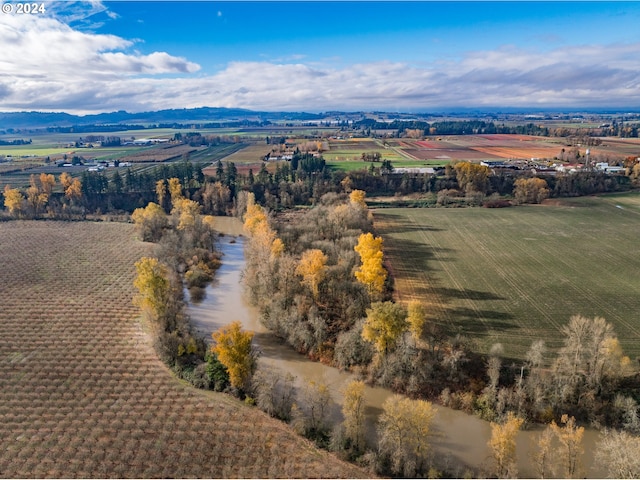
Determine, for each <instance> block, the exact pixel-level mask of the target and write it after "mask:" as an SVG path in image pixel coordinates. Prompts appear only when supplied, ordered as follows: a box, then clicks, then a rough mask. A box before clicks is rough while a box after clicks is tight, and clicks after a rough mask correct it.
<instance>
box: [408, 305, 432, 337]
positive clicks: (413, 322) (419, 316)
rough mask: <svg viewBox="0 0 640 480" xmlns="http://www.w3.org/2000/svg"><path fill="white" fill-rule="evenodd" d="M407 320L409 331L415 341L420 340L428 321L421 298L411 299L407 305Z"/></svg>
mask: <svg viewBox="0 0 640 480" xmlns="http://www.w3.org/2000/svg"><path fill="white" fill-rule="evenodd" d="M407 322H408V323H409V331H410V332H411V336H412V337H413V339H414V341H416V342H418V341H420V339H421V338H422V332H423V330H424V326H425V324H426V322H427V316H426V312H425V309H424V305H423V304H422V303H421V302H420V301H419V300H411V301H410V302H409V305H408V306H407Z"/></svg>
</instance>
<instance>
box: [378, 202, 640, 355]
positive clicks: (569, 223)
mask: <svg viewBox="0 0 640 480" xmlns="http://www.w3.org/2000/svg"><path fill="white" fill-rule="evenodd" d="M639 211H640V195H637V194H626V195H617V196H609V197H601V198H597V197H591V198H584V199H572V200H570V201H567V202H565V204H561V205H558V206H528V207H517V208H510V209H500V210H493V209H478V208H467V209H424V210H416V209H382V210H377V211H375V213H374V218H375V221H376V227H377V229H378V231H379V232H380V233H381V234H382V236H383V238H384V239H385V252H386V254H387V257H388V262H389V263H390V264H391V265H392V268H393V272H394V276H395V282H396V288H397V289H398V292H397V296H398V298H404V297H405V295H406V293H405V292H404V291H403V289H404V288H410V289H411V294H410V296H411V297H412V298H420V299H422V300H423V301H424V302H425V303H426V304H427V305H428V306H429V309H430V315H429V318H430V319H431V320H432V321H435V322H438V323H442V324H443V325H449V326H450V327H451V328H453V329H454V331H458V330H460V331H462V332H465V333H467V334H468V335H469V336H471V337H473V338H475V340H476V341H477V343H478V345H479V349H480V350H481V351H488V349H489V348H490V346H491V344H492V343H495V342H501V343H503V345H504V347H505V354H507V355H509V356H513V357H514V358H523V357H524V354H525V352H526V350H527V349H528V347H529V345H530V344H531V343H532V341H534V340H536V339H545V340H546V341H547V344H548V345H549V346H550V347H551V348H552V349H554V348H558V347H559V346H560V340H561V336H560V335H559V331H560V328H561V327H562V326H563V325H565V324H566V323H567V322H568V321H569V318H570V317H571V316H572V315H576V314H580V315H586V316H591V317H592V316H602V317H604V318H605V319H607V320H608V321H609V322H611V323H612V324H613V325H614V328H615V330H616V333H617V334H618V337H619V338H620V342H621V344H622V346H623V349H624V351H625V353H626V354H627V355H630V356H631V357H632V358H635V357H637V356H638V355H640V342H639V341H638V340H640V318H639V317H638V315H637V312H638V311H640V275H639V274H638V272H640V256H638V254H637V252H638V247H637V239H638V238H640V218H638V212H639Z"/></svg>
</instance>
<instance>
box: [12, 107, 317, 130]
mask: <svg viewBox="0 0 640 480" xmlns="http://www.w3.org/2000/svg"><path fill="white" fill-rule="evenodd" d="M325 117H326V115H325V114H314V113H305V112H256V111H252V110H245V109H242V108H215V107H201V108H185V109H173V110H159V111H157V112H142V113H129V112H125V111H118V112H111V113H99V114H96V115H71V114H69V113H64V112H11V113H0V129H4V130H6V129H10V128H12V129H24V128H46V127H72V126H76V125H77V126H82V125H117V124H141V125H146V124H153V123H155V124H158V123H190V122H197V123H203V122H212V123H215V122H234V121H245V120H248V121H254V122H255V121H257V122H265V121H283V120H298V121H305V120H319V119H324V118H325Z"/></svg>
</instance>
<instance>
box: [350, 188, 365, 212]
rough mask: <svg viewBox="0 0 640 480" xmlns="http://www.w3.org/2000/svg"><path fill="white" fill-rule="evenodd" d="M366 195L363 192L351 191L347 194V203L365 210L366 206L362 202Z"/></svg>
mask: <svg viewBox="0 0 640 480" xmlns="http://www.w3.org/2000/svg"><path fill="white" fill-rule="evenodd" d="M366 195H367V194H366V192H364V191H363V190H353V191H352V192H351V193H350V194H349V202H350V203H351V205H353V206H356V207H359V208H367V204H366V203H365V201H364V198H365V196H366Z"/></svg>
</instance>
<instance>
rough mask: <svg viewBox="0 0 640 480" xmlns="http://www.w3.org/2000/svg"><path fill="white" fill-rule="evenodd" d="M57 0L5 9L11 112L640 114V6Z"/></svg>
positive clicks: (0, 25) (2, 51) (1, 56)
mask: <svg viewBox="0 0 640 480" xmlns="http://www.w3.org/2000/svg"><path fill="white" fill-rule="evenodd" d="M3 1H5V2H6V0H0V3H2V2H3ZM44 5H45V10H46V11H45V13H40V12H38V13H36V14H29V15H25V14H17V13H16V9H17V5H15V2H14V4H13V5H12V8H9V7H7V6H6V5H5V6H4V8H3V12H4V11H5V9H6V10H9V9H10V10H12V12H10V13H0V111H22V110H38V111H67V112H70V113H80V114H84V113H97V112H110V111H115V110H127V111H130V112H137V111H147V110H158V109H164V108H191V107H199V106H212V107H242V108H249V109H254V110H266V111H278V110H280V111H283V110H288V111H291V110H304V111H309V112H319V111H327V110H386V111H422V112H428V111H437V110H438V109H451V108H453V109H455V108H483V109H491V108H506V107H511V108H519V107H527V108H539V109H567V108H572V109H585V108H615V109H625V108H628V109H638V108H640V28H638V25H640V3H637V2H620V3H617V2H579V1H570V2H553V1H539V2H519V1H518V2H509V1H503V2H484V1H473V2H461V1H446V2H422V1H411V2H384V1H366V0H364V1H357V2H344V1H332V2H329V1H317V2H295V1H280V2H271V1H259V2H245V1H234V2H218V1H206V0H205V1H195V2H186V1H153V0H152V1H148V0H147V1H139V2H132V1H116V2H100V1H92V2H71V1H62V2H46V3H45V4H44Z"/></svg>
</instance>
